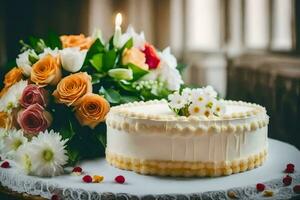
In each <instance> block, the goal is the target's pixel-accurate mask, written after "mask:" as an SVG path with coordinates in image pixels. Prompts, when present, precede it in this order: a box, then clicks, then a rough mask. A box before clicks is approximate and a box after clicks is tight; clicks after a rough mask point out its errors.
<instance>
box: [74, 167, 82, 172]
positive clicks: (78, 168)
mask: <svg viewBox="0 0 300 200" xmlns="http://www.w3.org/2000/svg"><path fill="white" fill-rule="evenodd" d="M72 172H75V173H82V168H81V167H74V168H73V170H72Z"/></svg>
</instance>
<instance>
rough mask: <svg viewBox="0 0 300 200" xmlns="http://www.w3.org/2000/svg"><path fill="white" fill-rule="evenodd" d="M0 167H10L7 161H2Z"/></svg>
mask: <svg viewBox="0 0 300 200" xmlns="http://www.w3.org/2000/svg"><path fill="white" fill-rule="evenodd" d="M1 167H2V168H10V165H9V162H7V161H4V162H3V163H2V164H1Z"/></svg>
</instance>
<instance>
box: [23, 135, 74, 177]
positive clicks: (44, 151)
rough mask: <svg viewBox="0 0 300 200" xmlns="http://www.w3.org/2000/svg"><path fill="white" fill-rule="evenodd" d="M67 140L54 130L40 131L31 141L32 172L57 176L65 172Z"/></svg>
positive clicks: (37, 174)
mask: <svg viewBox="0 0 300 200" xmlns="http://www.w3.org/2000/svg"><path fill="white" fill-rule="evenodd" d="M66 142H67V140H62V137H61V135H59V134H58V133H55V132H54V131H53V130H51V131H49V132H48V131H47V130H46V131H45V132H44V133H40V134H39V135H38V136H37V137H35V138H33V139H32V141H31V143H30V149H29V151H30V158H31V164H32V165H31V167H32V172H31V173H32V174H33V175H36V176H57V175H59V174H61V173H62V172H63V165H65V164H67V161H68V156H67V155H66V154H67V151H66V150H65V144H66Z"/></svg>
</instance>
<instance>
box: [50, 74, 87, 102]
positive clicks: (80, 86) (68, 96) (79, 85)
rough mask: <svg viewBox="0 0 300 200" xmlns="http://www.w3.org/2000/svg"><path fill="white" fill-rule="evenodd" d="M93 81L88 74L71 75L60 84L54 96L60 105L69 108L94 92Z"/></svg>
mask: <svg viewBox="0 0 300 200" xmlns="http://www.w3.org/2000/svg"><path fill="white" fill-rule="evenodd" d="M91 81H92V78H91V76H89V75H88V74H87V73H86V72H79V73H76V74H71V75H69V76H67V77H65V78H63V79H62V80H61V81H60V82H59V83H58V85H57V88H56V90H55V91H54V92H53V96H54V97H55V99H56V102H58V103H63V104H66V105H68V106H71V105H74V104H75V103H76V102H77V101H78V100H79V99H80V98H81V97H83V96H84V95H85V94H87V93H91V92H92V90H93V88H92V82H91Z"/></svg>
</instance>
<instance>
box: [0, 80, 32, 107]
mask: <svg viewBox="0 0 300 200" xmlns="http://www.w3.org/2000/svg"><path fill="white" fill-rule="evenodd" d="M26 86H27V81H24V80H21V81H19V82H17V83H15V84H14V85H12V86H11V87H10V88H9V89H8V90H7V92H6V93H5V94H4V95H3V96H2V97H1V99H0V112H8V113H10V112H11V110H12V109H13V108H16V107H18V106H19V100H20V98H21V96H22V93H23V90H24V89H25V87H26Z"/></svg>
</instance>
